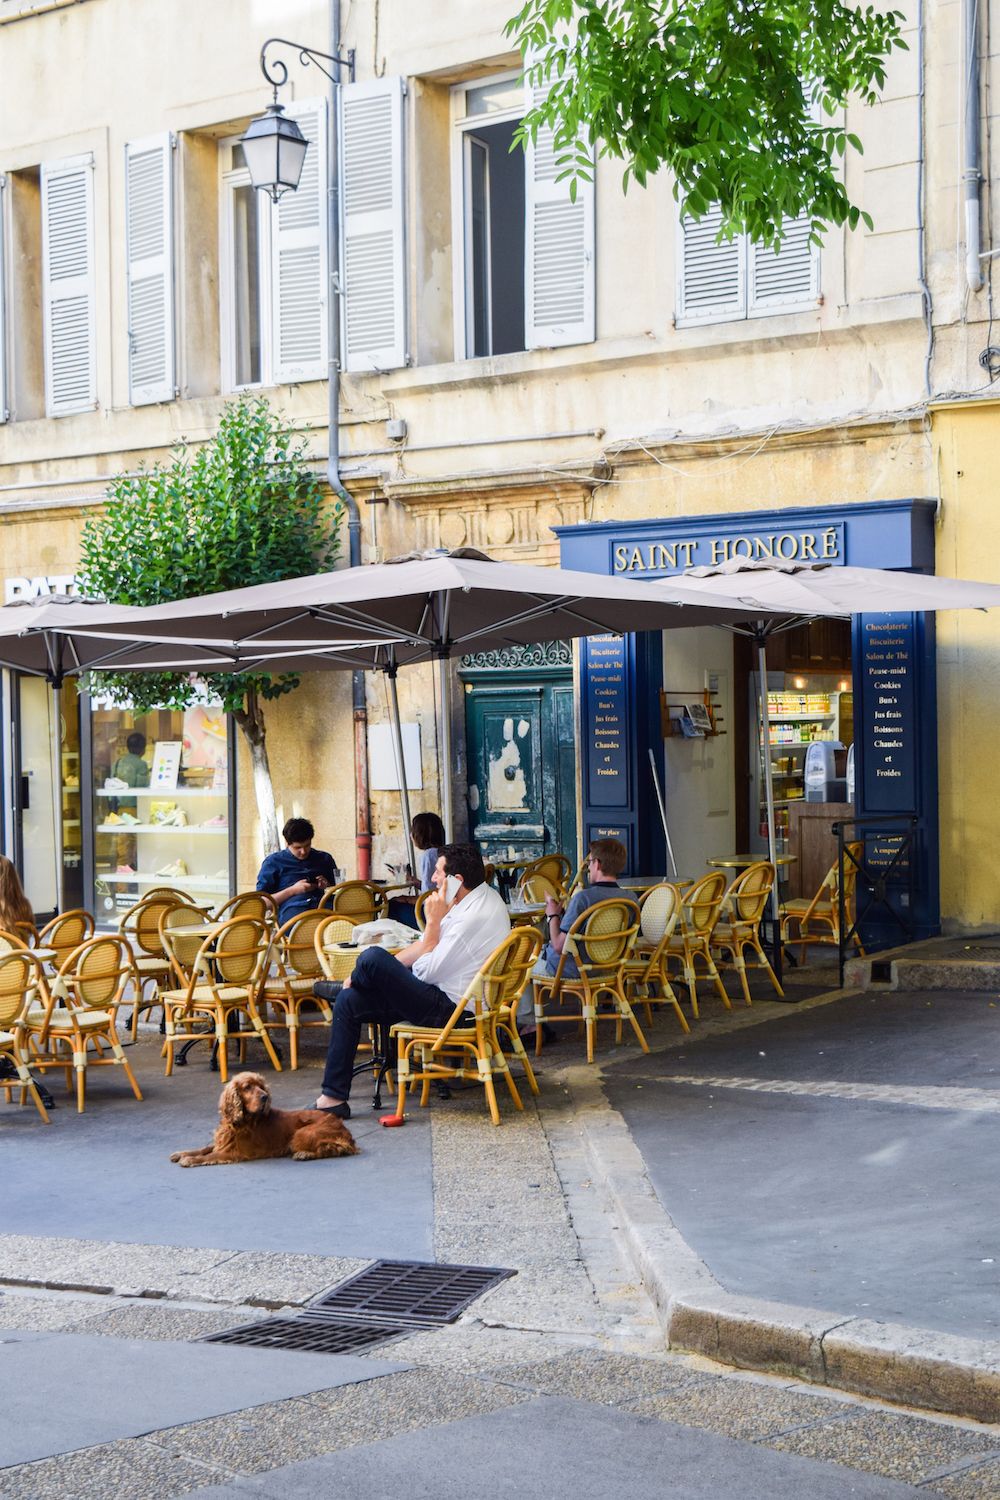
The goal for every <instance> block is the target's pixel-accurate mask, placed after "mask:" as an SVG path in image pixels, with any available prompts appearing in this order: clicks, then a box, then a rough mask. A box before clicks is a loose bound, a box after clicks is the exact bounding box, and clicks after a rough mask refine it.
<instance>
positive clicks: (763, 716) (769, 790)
mask: <svg viewBox="0 0 1000 1500" xmlns="http://www.w3.org/2000/svg"><path fill="white" fill-rule="evenodd" d="M757 670H758V672H759V674H760V723H761V736H762V745H761V754H762V756H763V758H764V797H765V800H766V802H767V857H768V859H769V860H770V861H771V864H772V866H773V868H774V885H773V886H772V887H771V921H772V923H773V927H774V942H773V946H772V955H773V965H774V972H775V974H776V975H777V979H778V983H779V984H780V983H781V969H782V964H781V958H782V953H781V898H780V896H779V893H778V844H777V839H776V837H775V831H774V781H773V779H772V777H771V716H770V713H769V712H768V706H767V646H766V644H765V636H764V622H763V620H760V621H758V633H757Z"/></svg>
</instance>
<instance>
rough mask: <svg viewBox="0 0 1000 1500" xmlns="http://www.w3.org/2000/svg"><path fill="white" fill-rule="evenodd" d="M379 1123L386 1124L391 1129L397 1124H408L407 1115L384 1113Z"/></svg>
mask: <svg viewBox="0 0 1000 1500" xmlns="http://www.w3.org/2000/svg"><path fill="white" fill-rule="evenodd" d="M379 1124H380V1125H385V1126H387V1127H388V1128H389V1129H392V1128H393V1127H394V1126H396V1125H405V1124H406V1116H405V1115H383V1116H382V1117H381V1119H380V1120H379Z"/></svg>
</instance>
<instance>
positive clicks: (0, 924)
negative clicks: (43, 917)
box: [0, 854, 35, 942]
mask: <svg viewBox="0 0 1000 1500" xmlns="http://www.w3.org/2000/svg"><path fill="white" fill-rule="evenodd" d="M19 924H20V925H21V931H20V932H19V931H18V926H19ZM34 925H35V913H34V912H33V911H32V909H31V902H30V901H29V900H28V898H27V896H26V895H25V894H24V887H23V886H22V884H21V879H20V876H19V875H18V873H17V871H16V870H15V868H14V866H13V865H12V864H11V862H10V860H9V859H8V858H7V857H6V855H4V854H0V931H3V932H9V933H11V934H12V935H13V936H14V937H19V938H20V939H21V941H22V942H27V940H28V933H29V931H30V929H31V928H33V927H34Z"/></svg>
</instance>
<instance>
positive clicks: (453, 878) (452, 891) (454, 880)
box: [444, 875, 462, 906]
mask: <svg viewBox="0 0 1000 1500" xmlns="http://www.w3.org/2000/svg"><path fill="white" fill-rule="evenodd" d="M461 884H462V877H461V876H460V875H449V876H448V877H447V879H446V880H445V883H444V895H445V900H446V901H447V902H448V905H449V906H450V905H451V903H452V902H453V901H454V899H455V897H456V896H457V895H458V892H459V888H460V887H461Z"/></svg>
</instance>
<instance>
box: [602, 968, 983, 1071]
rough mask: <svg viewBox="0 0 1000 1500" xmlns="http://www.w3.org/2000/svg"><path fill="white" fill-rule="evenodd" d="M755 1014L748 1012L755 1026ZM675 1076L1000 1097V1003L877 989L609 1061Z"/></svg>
mask: <svg viewBox="0 0 1000 1500" xmlns="http://www.w3.org/2000/svg"><path fill="white" fill-rule="evenodd" d="M752 1015H753V1012H752V1011H751V1012H750V1015H747V1016H744V1019H745V1020H746V1021H748V1022H749V1021H750V1019H751V1016H752ZM667 1057H669V1059H670V1062H669V1068H668V1071H670V1072H673V1073H692V1074H711V1073H721V1072H734V1073H735V1072H739V1073H743V1074H750V1075H753V1076H756V1077H762V1078H763V1077H767V1078H772V1077H779V1078H780V1077H785V1076H788V1077H794V1078H798V1079H806V1080H816V1081H819V1080H823V1079H829V1078H836V1079H841V1080H844V1081H850V1082H855V1083H877V1084H889V1083H893V1084H901V1085H930V1086H948V1087H953V1088H956V1087H964V1088H979V1089H992V1090H995V1091H998V1092H1000V998H998V996H997V995H986V994H967V993H960V992H957V991H939V992H930V993H924V992H921V993H918V994H910V993H907V992H904V991H902V990H898V991H891V990H868V991H866V992H865V993H864V994H854V995H849V996H845V997H844V998H843V999H838V1000H836V1001H835V1002H834V1003H833V1004H831V1005H821V1006H818V1007H816V1008H810V1009H807V1010H797V1009H796V1008H795V1007H794V1006H788V1007H783V1009H782V1013H781V1015H780V1016H778V1017H777V1018H773V1017H772V1018H768V1019H763V1018H762V1020H761V1024H760V1025H752V1024H751V1025H749V1027H748V1028H747V1029H741V1030H739V1031H733V1032H729V1033H728V1034H723V1035H716V1036H699V1034H698V1032H697V1030H695V1032H694V1033H693V1034H692V1036H691V1037H690V1038H688V1037H685V1038H683V1039H682V1040H679V1041H678V1042H677V1044H676V1045H675V1046H672V1047H671V1048H670V1050H669V1052H668V1053H667V1052H665V1053H658V1054H654V1062H653V1065H652V1066H651V1065H650V1061H649V1059H648V1058H647V1057H645V1056H636V1055H633V1056H631V1057H628V1058H623V1059H621V1060H618V1059H609V1060H608V1076H610V1075H612V1074H614V1075H615V1076H627V1075H630V1074H634V1075H640V1074H643V1075H644V1074H646V1073H649V1072H651V1071H652V1072H663V1071H664V1068H663V1067H662V1066H661V1062H662V1061H665V1059H666V1058H667Z"/></svg>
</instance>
